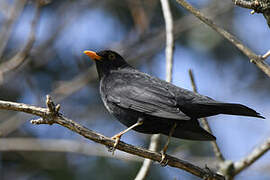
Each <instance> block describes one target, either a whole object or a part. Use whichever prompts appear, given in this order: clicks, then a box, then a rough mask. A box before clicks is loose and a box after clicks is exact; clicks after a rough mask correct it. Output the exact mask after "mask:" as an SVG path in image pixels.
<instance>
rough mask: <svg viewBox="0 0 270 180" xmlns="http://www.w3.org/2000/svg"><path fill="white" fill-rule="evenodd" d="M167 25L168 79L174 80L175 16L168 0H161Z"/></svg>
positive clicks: (169, 80)
mask: <svg viewBox="0 0 270 180" xmlns="http://www.w3.org/2000/svg"><path fill="white" fill-rule="evenodd" d="M160 2H161V7H162V12H163V16H164V20H165V27H166V81H168V82H171V81H172V66H173V50H174V39H173V18H172V14H171V10H170V5H169V1H168V0H160Z"/></svg>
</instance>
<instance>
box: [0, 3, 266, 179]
mask: <svg viewBox="0 0 270 180" xmlns="http://www.w3.org/2000/svg"><path fill="white" fill-rule="evenodd" d="M36 2H37V1H30V0H1V1H0V99H1V100H8V101H15V102H23V103H27V104H33V105H36V106H42V107H45V96H46V94H50V95H51V96H52V97H53V99H54V101H55V102H57V103H60V104H61V112H62V113H63V114H64V115H65V116H66V117H69V118H71V119H73V120H75V121H76V122H78V123H80V124H82V125H84V126H86V127H88V128H89V129H91V130H94V131H97V132H99V133H101V134H104V135H106V136H113V135H114V134H116V133H118V132H119V131H121V130H123V129H124V128H125V127H124V126H123V125H122V124H120V122H118V121H117V120H116V119H115V118H114V117H112V116H111V115H109V113H108V112H107V111H106V110H105V108H104V106H103V104H102V102H101V99H100V96H99V92H98V90H99V88H98V79H97V73H96V69H95V66H94V65H93V62H91V60H90V59H89V58H88V57H87V56H86V55H84V54H83V53H82V52H83V51H84V50H94V51H99V50H104V49H112V50H115V51H117V52H119V53H120V54H122V55H123V56H124V57H125V58H126V59H127V61H128V62H129V63H130V64H132V65H133V66H135V67H137V68H138V69H140V70H141V71H144V72H147V73H149V74H151V75H154V76H157V77H159V78H161V79H165V73H166V72H165V50H164V47H165V33H164V30H165V26H164V19H163V14H162V10H161V4H160V1H158V0H137V1H133V0H121V1H113V0H106V1H105V0H57V1H56V0H51V1H49V0H48V1H46V0H44V1H43V3H44V4H42V5H38V3H36ZM189 2H190V3H191V4H192V5H194V6H195V7H196V8H199V9H200V10H202V11H203V12H204V13H205V14H207V16H209V17H211V19H213V20H214V21H215V22H217V24H219V25H220V26H221V27H224V28H225V29H227V30H229V32H232V33H233V34H234V35H236V36H237V37H238V38H239V39H240V40H241V41H242V42H243V43H244V44H246V45H247V46H248V47H250V48H251V49H252V50H253V51H254V52H255V53H257V54H263V53H265V52H266V51H267V50H269V47H270V31H269V27H268V26H267V23H266V21H265V19H264V18H263V16H262V15H261V14H254V15H251V14H250V10H247V9H243V8H238V7H236V6H234V5H233V3H232V2H231V1H226V2H225V1H222V0H200V1H196V0H189ZM170 5H171V9H172V14H173V18H174V35H175V36H174V37H175V39H176V41H175V43H176V44H175V54H174V55H175V56H174V65H173V83H174V84H176V85H177V86H181V87H184V88H187V89H190V90H191V89H192V88H191V83H190V79H189V75H188V69H190V68H191V69H192V70H193V73H194V76H195V81H196V84H197V86H198V91H199V93H201V94H204V95H207V96H210V97H212V98H214V99H216V100H219V101H225V102H235V103H242V104H245V105H247V106H249V107H251V108H253V109H255V110H257V111H258V112H260V113H261V114H262V115H263V116H264V117H266V120H260V119H256V118H248V117H238V116H228V115H227V116H226V115H220V116H215V117H211V118H209V123H210V126H211V127H212V130H213V134H214V135H215V136H216V137H217V143H218V145H219V146H220V148H221V151H222V153H223V154H224V156H225V158H226V159H228V160H233V161H236V160H240V159H241V158H243V157H245V156H247V155H248V154H249V153H250V152H251V151H252V150H253V148H255V147H256V146H258V145H260V144H261V143H262V142H263V141H264V140H266V139H267V138H269V137H270V122H269V118H270V109H269V106H270V95H269V92H270V81H269V77H267V76H266V75H265V74H264V73H262V72H261V71H260V70H259V69H258V68H257V67H256V66H255V65H254V64H252V63H250V61H249V59H248V58H247V57H246V56H244V55H243V54H242V53H241V52H240V51H238V49H236V48H235V47H234V46H232V45H231V44H230V43H229V42H228V41H226V40H224V39H223V38H222V37H221V36H220V35H218V34H217V33H215V32H214V31H213V30H211V29H210V28H209V27H207V26H206V25H204V24H202V23H201V22H200V21H198V20H197V19H196V18H194V17H193V16H192V15H191V14H190V13H188V12H186V11H185V10H184V9H183V8H182V7H180V6H179V5H178V4H177V3H176V2H175V1H173V0H171V1H170ZM267 61H268V63H269V58H268V60H267ZM34 118H36V117H33V116H30V115H27V114H23V113H17V112H12V111H3V110H1V111H0V136H1V139H0V179H1V180H7V179H16V180H32V179H35V180H36V179H37V180H51V179H52V180H54V179H55V180H56V179H57V180H59V179H67V180H86V179H87V180H89V179H110V180H111V179H112V180H113V179H120V178H122V179H133V178H134V177H135V176H136V173H137V172H138V170H139V168H140V166H141V164H142V160H143V159H141V158H138V157H136V156H132V155H128V154H126V153H122V152H120V151H116V155H115V156H112V155H111V153H109V152H108V151H107V148H106V147H104V146H103V145H100V144H96V143H93V142H91V141H89V140H87V139H85V138H83V137H81V136H79V135H78V134H75V133H73V132H71V131H70V130H68V129H65V128H63V127H60V126H58V125H53V126H48V125H40V126H35V125H32V124H30V123H29V120H31V119H34ZM149 139H150V136H149V135H145V134H141V133H137V132H134V131H131V132H129V133H127V134H125V135H124V136H123V137H122V140H123V141H124V142H126V143H129V144H133V145H136V146H143V147H145V148H147V147H148V144H149ZM165 140H166V138H165V137H163V139H162V142H161V147H160V149H161V148H162V146H163V145H164V143H165ZM168 154H170V155H174V156H176V157H179V158H182V159H185V160H188V161H190V162H191V163H194V164H196V165H200V166H201V167H204V166H205V164H207V166H208V167H210V168H214V169H215V168H216V164H217V159H216V158H215V156H214V153H213V150H212V147H211V145H210V143H209V142H197V141H184V140H180V139H173V140H172V142H171V144H170V146H169V151H168ZM269 158H270V154H269V153H266V154H265V155H264V156H263V157H262V158H260V159H259V160H258V161H257V162H255V163H254V164H253V165H252V166H250V167H249V168H248V169H247V170H245V171H243V172H242V173H240V174H239V175H238V176H237V177H236V178H235V179H245V180H247V179H260V180H263V179H270V161H269ZM148 179H177V180H178V179H198V178H197V177H195V176H193V175H190V174H189V173H186V172H185V171H182V170H179V169H175V168H171V167H161V166H160V165H159V164H154V165H152V166H151V169H150V173H149V176H148Z"/></svg>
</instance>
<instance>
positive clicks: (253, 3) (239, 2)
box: [232, 0, 260, 9]
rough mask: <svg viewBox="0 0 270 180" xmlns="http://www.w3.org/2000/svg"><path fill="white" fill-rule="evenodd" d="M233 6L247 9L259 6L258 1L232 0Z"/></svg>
mask: <svg viewBox="0 0 270 180" xmlns="http://www.w3.org/2000/svg"><path fill="white" fill-rule="evenodd" d="M232 1H233V2H234V4H235V5H237V6H241V7H243V8H248V9H256V8H258V7H259V6H260V4H259V2H258V1H246V0H232Z"/></svg>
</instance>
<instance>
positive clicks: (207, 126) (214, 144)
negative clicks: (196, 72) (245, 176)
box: [188, 69, 225, 162]
mask: <svg viewBox="0 0 270 180" xmlns="http://www.w3.org/2000/svg"><path fill="white" fill-rule="evenodd" d="M188 73H189V77H190V81H191V85H192V89H193V91H194V92H196V93H197V92H198V89H197V86H196V83H195V79H194V76H193V73H192V70H191V69H189V70H188ZM200 120H201V122H202V124H203V127H204V128H205V129H206V130H207V131H208V132H209V133H212V130H211V128H210V126H209V124H208V122H207V119H206V118H201V119H200ZM211 144H212V147H213V150H214V153H215V155H216V157H217V158H218V159H219V160H220V161H222V162H224V161H225V158H224V156H223V155H222V153H221V151H220V149H219V147H218V145H217V142H216V141H211Z"/></svg>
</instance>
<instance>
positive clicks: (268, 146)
mask: <svg viewBox="0 0 270 180" xmlns="http://www.w3.org/2000/svg"><path fill="white" fill-rule="evenodd" d="M269 150H270V138H269V139H267V140H266V141H265V142H263V143H262V144H261V145H260V146H259V147H257V148H255V149H254V150H253V151H252V152H251V153H250V155H248V156H246V157H245V158H244V159H242V160H240V161H237V162H235V163H234V175H237V174H239V173H240V172H241V171H243V170H244V169H246V168H247V167H249V166H250V165H251V164H252V163H254V162H255V161H256V160H257V159H259V158H260V157H261V156H263V155H264V154H265V153H266V152H267V151H269Z"/></svg>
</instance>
